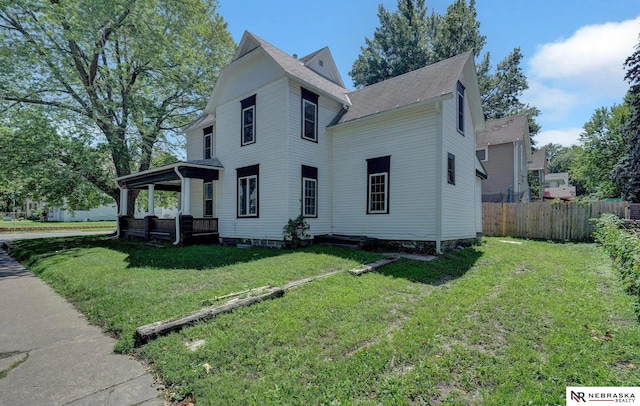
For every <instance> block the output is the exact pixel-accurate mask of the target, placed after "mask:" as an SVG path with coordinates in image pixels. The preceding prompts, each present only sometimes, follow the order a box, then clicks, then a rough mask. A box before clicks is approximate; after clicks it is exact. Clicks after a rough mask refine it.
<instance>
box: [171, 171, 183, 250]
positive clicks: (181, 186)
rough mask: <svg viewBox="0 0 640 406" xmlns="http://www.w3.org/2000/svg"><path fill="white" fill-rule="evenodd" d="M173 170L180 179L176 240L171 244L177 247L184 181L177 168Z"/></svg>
mask: <svg viewBox="0 0 640 406" xmlns="http://www.w3.org/2000/svg"><path fill="white" fill-rule="evenodd" d="M173 170H174V171H175V172H176V174H177V175H178V177H179V178H180V210H179V211H178V213H176V240H175V241H174V242H173V245H178V244H180V216H181V215H182V210H183V209H184V207H182V206H183V205H184V199H183V196H182V194H183V193H184V181H185V179H184V176H182V174H181V173H180V171H179V170H178V167H177V166H176V167H174V168H173Z"/></svg>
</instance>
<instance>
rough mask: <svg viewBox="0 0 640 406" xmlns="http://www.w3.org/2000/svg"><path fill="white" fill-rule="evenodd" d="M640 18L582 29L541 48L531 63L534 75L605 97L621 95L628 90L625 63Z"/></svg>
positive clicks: (539, 78) (636, 33) (636, 36)
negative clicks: (579, 87)
mask: <svg viewBox="0 0 640 406" xmlns="http://www.w3.org/2000/svg"><path fill="white" fill-rule="evenodd" d="M639 31H640V16H638V17H636V18H634V19H632V20H626V21H622V22H608V23H604V24H598V25H588V26H584V27H582V28H580V29H579V30H578V31H576V32H575V33H574V34H573V35H572V36H571V37H569V38H567V39H559V40H558V41H556V42H553V43H548V44H543V45H541V46H539V47H538V50H537V51H536V54H535V55H534V56H533V58H532V59H531V61H530V69H531V74H532V76H533V77H534V78H535V79H537V80H553V81H563V82H569V83H571V84H574V85H575V84H579V85H580V86H582V87H583V88H585V87H586V89H584V90H591V91H596V92H598V93H599V94H601V95H602V96H607V97H611V96H621V95H624V92H625V91H626V90H627V89H628V84H627V83H626V82H625V81H624V68H623V63H624V61H625V59H626V58H627V57H628V56H629V55H631V54H632V53H633V51H634V46H635V45H636V44H637V42H638V32H639Z"/></svg>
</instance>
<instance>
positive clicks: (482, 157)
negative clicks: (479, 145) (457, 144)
mask: <svg viewBox="0 0 640 406" xmlns="http://www.w3.org/2000/svg"><path fill="white" fill-rule="evenodd" d="M476 156H477V157H478V159H479V160H481V161H482V162H486V161H487V160H488V159H487V149H486V148H484V149H479V150H476Z"/></svg>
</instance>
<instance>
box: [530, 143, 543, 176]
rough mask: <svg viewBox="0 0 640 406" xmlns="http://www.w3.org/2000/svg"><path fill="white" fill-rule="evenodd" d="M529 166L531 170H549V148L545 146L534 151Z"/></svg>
mask: <svg viewBox="0 0 640 406" xmlns="http://www.w3.org/2000/svg"><path fill="white" fill-rule="evenodd" d="M528 167H529V170H530V171H536V170H541V171H543V172H546V171H547V149H546V148H545V147H542V148H540V149H537V150H535V151H533V154H531V162H530V163H529V165H528Z"/></svg>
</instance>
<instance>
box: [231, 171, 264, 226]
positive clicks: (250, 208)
mask: <svg viewBox="0 0 640 406" xmlns="http://www.w3.org/2000/svg"><path fill="white" fill-rule="evenodd" d="M259 169H260V166H259V165H252V166H247V167H244V168H238V169H236V172H237V177H238V217H258V196H259V195H258V175H259Z"/></svg>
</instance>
